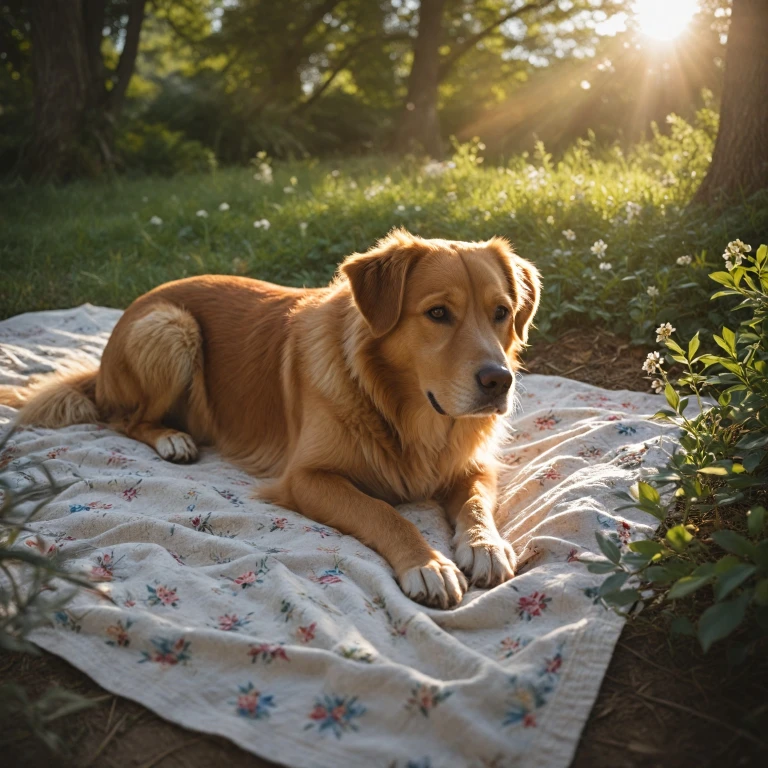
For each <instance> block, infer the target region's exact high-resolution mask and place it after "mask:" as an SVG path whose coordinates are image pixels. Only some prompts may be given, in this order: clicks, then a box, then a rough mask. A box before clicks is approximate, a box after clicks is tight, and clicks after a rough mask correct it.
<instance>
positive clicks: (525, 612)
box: [517, 591, 552, 621]
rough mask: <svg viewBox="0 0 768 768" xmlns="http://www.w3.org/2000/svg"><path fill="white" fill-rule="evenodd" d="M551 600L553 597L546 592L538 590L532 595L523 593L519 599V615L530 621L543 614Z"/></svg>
mask: <svg viewBox="0 0 768 768" xmlns="http://www.w3.org/2000/svg"><path fill="white" fill-rule="evenodd" d="M551 600H552V598H551V597H547V596H546V594H545V593H544V592H538V591H536V592H532V593H531V594H530V595H523V597H521V598H520V599H519V600H518V601H517V609H518V616H520V618H521V619H525V620H526V621H530V620H531V619H532V618H533V617H534V616H541V614H542V612H543V611H544V610H546V607H547V603H549V602H550V601H551Z"/></svg>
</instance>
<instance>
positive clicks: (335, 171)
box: [331, 170, 339, 179]
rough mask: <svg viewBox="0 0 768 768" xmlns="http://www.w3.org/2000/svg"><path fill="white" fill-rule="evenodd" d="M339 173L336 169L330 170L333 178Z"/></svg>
mask: <svg viewBox="0 0 768 768" xmlns="http://www.w3.org/2000/svg"><path fill="white" fill-rule="evenodd" d="M338 175H339V172H338V171H337V170H333V171H331V176H333V178H334V179H335V178H336V177H337V176H338Z"/></svg>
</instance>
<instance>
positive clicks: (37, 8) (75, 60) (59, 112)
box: [22, 0, 89, 179]
mask: <svg viewBox="0 0 768 768" xmlns="http://www.w3.org/2000/svg"><path fill="white" fill-rule="evenodd" d="M30 16H31V28H32V67H33V69H34V77H35V126H34V129H33V134H32V139H31V142H30V144H29V147H28V149H27V151H26V152H25V155H24V158H23V160H22V165H23V168H24V169H25V172H26V175H28V176H30V177H32V178H35V179H57V178H65V177H67V176H69V175H71V174H73V173H74V172H76V170H77V168H76V166H77V148H78V146H79V142H80V137H81V134H82V130H83V117H84V113H85V108H86V105H87V102H88V85H89V82H88V81H89V75H88V61H87V58H86V54H85V31H84V25H83V8H82V4H81V2H79V0H67V2H60V0H34V2H32V4H31V7H30Z"/></svg>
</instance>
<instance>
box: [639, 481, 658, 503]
mask: <svg viewBox="0 0 768 768" xmlns="http://www.w3.org/2000/svg"><path fill="white" fill-rule="evenodd" d="M637 498H638V499H639V500H640V501H650V502H651V503H652V504H658V503H659V499H660V498H661V497H660V496H659V492H658V491H657V490H656V489H655V488H654V487H653V486H652V485H649V484H648V483H644V482H643V481H642V480H638V482H637Z"/></svg>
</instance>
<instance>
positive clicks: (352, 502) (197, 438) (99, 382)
mask: <svg viewBox="0 0 768 768" xmlns="http://www.w3.org/2000/svg"><path fill="white" fill-rule="evenodd" d="M539 293H540V278H539V273H538V271H537V270H536V268H535V267H534V266H533V265H532V264H531V263H530V262H528V261H526V260H525V259H522V258H520V257H519V256H517V255H516V254H515V253H514V251H513V250H512V248H511V246H510V245H509V243H508V242H507V241H506V240H504V239H502V238H498V237H494V238H492V239H491V240H488V241H486V242H457V241H449V240H437V239H434V240H433V239H423V238H421V237H417V236H414V235H412V234H410V233H408V232H407V231H405V230H402V229H396V230H393V231H392V232H390V233H389V235H387V236H386V237H385V238H384V239H382V240H380V241H379V242H378V243H377V244H376V245H375V246H373V247H372V248H371V249H370V250H368V251H367V252H365V253H355V254H353V255H352V256H349V257H348V258H347V259H345V261H344V262H343V263H342V264H341V265H340V267H339V270H338V272H337V275H336V277H335V278H334V279H333V281H332V282H331V283H330V285H328V286H327V287H324V288H314V289H296V288H285V287H281V286H277V285H272V284H270V283H266V282H261V281H258V280H253V279H249V278H242V277H229V276H214V275H208V276H201V277H191V278H186V279H182V280H177V281H174V282H170V283H166V284H164V285H161V286H160V287H158V288H156V289H154V290H152V291H150V292H149V293H147V294H145V295H144V296H141V297H140V298H138V299H137V300H136V301H134V302H133V304H131V305H130V307H129V308H128V309H127V310H126V311H125V313H124V314H123V315H122V317H121V318H120V320H119V322H118V323H117V325H116V326H115V328H114V330H113V331H112V335H111V336H110V339H109V341H108V343H107V346H106V348H105V350H104V355H103V357H102V360H101V365H100V367H99V368H98V369H97V370H86V371H80V372H76V373H70V374H69V375H66V376H64V377H60V378H58V379H57V380H56V381H53V382H52V383H48V384H47V385H45V386H44V387H43V388H42V389H40V390H39V391H37V392H36V393H34V392H31V393H25V392H22V393H18V392H17V393H15V394H9V393H8V391H7V390H6V392H5V395H4V396H0V401H3V402H5V403H6V404H10V405H20V404H22V403H23V408H22V410H21V412H20V414H19V416H18V419H17V423H18V424H22V425H23V424H30V425H32V424H34V425H38V426H43V427H61V426H65V425H69V424H76V423H89V422H105V423H107V424H108V425H110V426H111V427H112V428H114V429H116V430H118V431H120V432H122V433H124V434H125V435H127V436H128V437H131V438H133V439H136V440H140V441H142V442H144V443H146V444H147V445H149V446H151V447H152V448H154V450H155V451H157V453H158V454H159V455H160V456H161V457H162V458H164V459H166V460H168V461H172V462H189V461H194V460H195V459H196V458H197V452H198V446H199V445H204V444H208V445H213V446H215V447H216V448H217V449H218V450H219V451H220V452H221V453H222V454H223V455H224V456H225V457H227V458H228V459H230V460H231V461H233V462H235V463H237V464H238V465H240V466H241V467H243V468H244V469H245V470H247V471H248V472H249V473H251V474H252V475H255V476H258V477H269V478H276V479H274V480H273V481H271V482H269V483H268V484H266V485H265V486H264V487H262V488H261V489H260V491H258V495H259V496H260V497H261V498H263V499H265V500H267V501H270V502H273V503H275V504H278V505H281V506H283V507H286V508H289V509H292V510H295V511H297V512H299V513H301V514H303V515H305V516H306V517H308V518H311V519H312V520H315V521H317V522H319V523H323V524H326V525H329V526H332V527H334V528H337V529H338V530H339V531H341V532H342V533H345V534H350V535H352V536H355V537H357V538H358V539H359V540H360V541H362V542H363V543H364V544H366V545H367V546H370V547H372V548H373V549H375V550H376V551H377V552H379V553H380V554H381V555H382V556H383V557H384V558H386V560H387V561H388V562H389V563H390V565H391V566H392V568H393V569H394V572H395V575H396V577H397V579H398V582H399V583H400V586H401V588H402V590H403V592H404V593H405V594H406V595H408V596H409V597H410V598H412V599H413V600H416V601H418V602H421V603H423V604H426V605H429V606H432V607H439V608H442V609H447V608H450V607H453V606H455V605H457V604H458V603H459V602H460V601H461V600H462V597H463V595H464V593H465V591H466V589H467V579H466V578H465V576H464V574H466V576H467V577H468V578H469V580H470V582H471V583H473V584H476V585H477V586H481V587H493V586H496V585H498V584H501V583H503V582H505V581H507V580H508V579H510V578H512V576H513V575H514V572H515V564H516V563H515V554H514V552H513V549H512V547H511V546H510V545H509V543H507V542H506V541H504V540H503V539H502V538H501V536H500V535H499V533H498V530H497V528H496V523H495V520H494V515H495V513H496V506H497V503H496V492H497V491H496V484H497V480H496V452H497V451H498V448H499V445H500V441H501V439H502V435H503V426H504V419H503V417H504V415H505V414H506V413H507V412H508V410H509V408H510V403H511V401H512V398H513V395H514V384H515V371H516V369H517V368H518V367H519V364H518V354H519V352H520V350H521V349H522V348H523V347H524V346H525V344H526V342H527V338H528V331H529V328H530V326H531V322H532V320H533V317H534V314H535V312H536V309H537V307H538V303H539ZM428 499H434V500H437V501H438V502H440V503H441V504H442V506H443V508H444V509H445V512H446V514H447V516H448V518H449V520H450V521H451V522H452V523H453V524H454V526H455V537H454V545H455V558H456V562H455V563H454V562H453V561H451V560H449V559H448V558H447V557H445V556H444V555H442V554H441V553H439V552H437V551H435V550H434V549H432V547H430V546H429V544H427V542H426V541H425V540H424V538H423V536H422V535H421V533H420V532H419V530H418V529H417V528H416V526H415V525H413V524H412V523H411V522H409V521H407V520H406V519H405V518H403V517H401V516H400V515H399V514H398V512H397V511H396V509H395V507H394V505H396V504H399V503H403V502H409V501H417V500H428Z"/></svg>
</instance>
